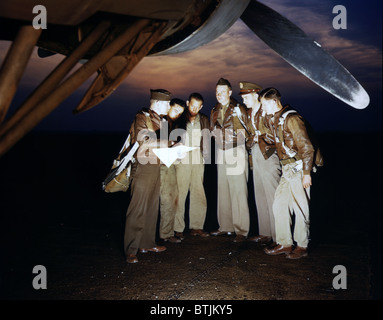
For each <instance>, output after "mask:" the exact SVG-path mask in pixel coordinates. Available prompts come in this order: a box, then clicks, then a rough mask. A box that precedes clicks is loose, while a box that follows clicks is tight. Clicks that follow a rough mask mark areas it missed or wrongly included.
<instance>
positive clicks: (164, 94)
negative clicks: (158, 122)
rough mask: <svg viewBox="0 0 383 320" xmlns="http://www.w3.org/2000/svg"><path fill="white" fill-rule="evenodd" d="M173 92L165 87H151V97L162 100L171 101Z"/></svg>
mask: <svg viewBox="0 0 383 320" xmlns="http://www.w3.org/2000/svg"><path fill="white" fill-rule="evenodd" d="M171 98H172V94H171V93H170V92H169V91H167V90H165V89H155V90H153V89H150V99H151V100H160V101H170V100H171Z"/></svg>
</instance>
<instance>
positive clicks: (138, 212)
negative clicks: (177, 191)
mask: <svg viewBox="0 0 383 320" xmlns="http://www.w3.org/2000/svg"><path fill="white" fill-rule="evenodd" d="M159 193H160V168H159V165H158V164H145V165H143V164H140V163H137V168H136V169H135V171H134V173H132V184H131V194H132V197H131V200H130V203H129V207H128V210H127V212H126V222H125V235H124V251H125V255H128V254H136V253H137V251H138V250H139V249H140V248H152V247H155V246H156V242H155V238H156V227H157V219H158V209H159Z"/></svg>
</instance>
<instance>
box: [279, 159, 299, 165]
mask: <svg viewBox="0 0 383 320" xmlns="http://www.w3.org/2000/svg"><path fill="white" fill-rule="evenodd" d="M300 159H301V158H300V157H292V158H288V159H282V160H281V164H282V165H283V166H284V165H286V164H289V163H294V162H296V161H299V160H300Z"/></svg>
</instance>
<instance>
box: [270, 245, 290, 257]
mask: <svg viewBox="0 0 383 320" xmlns="http://www.w3.org/2000/svg"><path fill="white" fill-rule="evenodd" d="M291 250H292V246H282V245H281V244H278V245H277V246H275V247H273V248H265V249H264V250H263V251H265V253H266V254H268V255H270V256H276V255H278V254H288V253H290V252H291Z"/></svg>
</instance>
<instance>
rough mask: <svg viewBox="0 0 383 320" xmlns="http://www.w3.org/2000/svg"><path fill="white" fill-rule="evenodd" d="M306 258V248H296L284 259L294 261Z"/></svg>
mask: <svg viewBox="0 0 383 320" xmlns="http://www.w3.org/2000/svg"><path fill="white" fill-rule="evenodd" d="M307 256H308V253H307V248H303V247H296V248H295V249H294V250H293V251H292V252H290V253H289V254H287V256H286V259H291V260H296V259H300V258H303V257H307Z"/></svg>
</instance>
